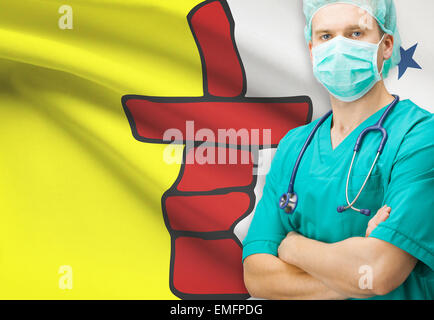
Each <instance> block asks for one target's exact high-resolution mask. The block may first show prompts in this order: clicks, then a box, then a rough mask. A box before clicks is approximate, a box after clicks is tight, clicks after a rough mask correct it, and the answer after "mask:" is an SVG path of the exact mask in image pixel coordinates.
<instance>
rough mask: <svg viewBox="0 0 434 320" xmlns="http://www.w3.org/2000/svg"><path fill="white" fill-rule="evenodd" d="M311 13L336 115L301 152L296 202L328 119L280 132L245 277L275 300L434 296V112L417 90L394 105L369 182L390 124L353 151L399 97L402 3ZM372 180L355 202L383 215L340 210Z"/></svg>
mask: <svg viewBox="0 0 434 320" xmlns="http://www.w3.org/2000/svg"><path fill="white" fill-rule="evenodd" d="M304 12H305V15H306V20H307V26H306V39H307V41H308V44H309V50H310V53H311V59H312V63H313V71H314V74H315V76H316V78H317V79H318V81H319V82H321V83H322V84H323V85H324V87H325V88H326V89H327V90H328V91H329V93H330V102H331V108H332V111H333V114H332V115H330V116H328V117H327V119H326V120H325V121H324V122H323V123H322V124H321V125H320V127H319V129H318V131H317V133H316V134H315V135H314V137H313V140H312V142H311V143H310V145H309V146H308V148H307V149H306V153H305V155H304V156H303V158H302V160H301V163H300V167H299V170H298V173H297V176H296V179H295V185H294V189H295V191H296V192H297V195H298V202H297V206H296V209H294V211H293V212H290V213H286V212H285V211H284V210H282V209H280V208H279V196H280V195H281V194H282V193H283V192H286V190H288V181H289V179H290V176H291V173H292V168H293V167H294V165H295V162H296V158H297V156H298V153H299V150H300V149H301V148H302V146H303V145H304V143H305V141H306V139H307V137H308V135H309V134H310V133H311V132H312V130H313V128H314V126H315V125H316V124H317V123H318V120H316V121H314V122H312V123H311V124H308V125H306V126H303V127H299V128H296V129H294V130H291V131H289V132H288V134H287V135H286V136H285V137H284V138H283V139H282V140H281V142H280V143H279V146H278V149H277V152H276V155H275V157H274V159H273V162H272V165H271V169H270V172H269V173H268V175H267V178H266V184H265V187H264V191H263V196H262V198H261V200H260V201H259V203H258V205H257V208H256V211H255V215H254V217H253V220H252V223H251V225H250V229H249V232H248V234H247V236H246V238H245V239H244V241H243V264H244V281H245V285H246V287H247V289H248V290H249V292H250V294H251V295H252V296H254V297H259V298H268V299H348V298H362V299H363V298H373V299H379V298H380V299H433V298H434V215H433V214H432V210H433V208H434V201H433V197H432V194H433V191H434V169H433V167H434V142H433V139H432V137H433V136H434V119H433V116H432V114H431V113H429V112H428V111H426V110H424V109H422V108H420V107H418V106H416V105H415V104H414V103H412V102H411V101H410V100H405V101H400V102H399V103H398V104H396V105H395V106H394V107H393V109H391V111H390V113H389V115H388V116H387V118H385V121H384V122H383V126H384V128H385V130H386V131H387V133H388V140H387V142H386V145H385V148H384V150H383V152H382V153H381V155H379V157H378V159H377V161H376V162H374V163H375V166H374V167H373V170H372V172H371V175H370V177H369V179H368V180H367V182H366V184H364V180H365V177H366V176H367V174H368V172H370V169H371V164H372V163H373V160H374V158H375V155H376V152H377V149H378V145H379V143H380V140H381V135H380V134H379V133H378V131H377V132H376V133H369V134H368V135H366V136H365V139H364V141H363V143H362V146H361V151H360V152H359V153H358V154H357V157H356V158H355V159H354V158H353V148H354V145H355V143H356V140H357V138H358V136H359V135H360V133H361V132H362V131H363V130H364V129H366V128H367V127H369V126H372V125H374V124H375V123H377V122H378V121H379V120H380V119H381V116H382V115H383V114H384V113H385V110H386V108H387V107H388V106H389V105H391V104H392V102H393V101H394V97H393V96H392V95H391V94H390V93H389V92H388V91H387V89H386V87H385V85H384V82H383V78H384V77H386V76H387V74H388V72H389V70H390V69H391V68H393V67H394V66H396V65H397V63H399V58H400V57H399V47H400V39H399V34H398V30H397V26H396V12H395V7H394V3H393V1H392V0H378V1H369V0H347V1H333V0H329V1H325V0H304ZM352 160H353V161H354V164H353V161H352ZM352 164H353V165H352ZM350 167H351V169H352V171H351V178H350V179H349V180H348V183H347V185H346V181H347V174H348V171H349V169H350ZM362 185H364V189H363V190H362V192H361V193H360V197H359V198H357V201H356V202H355V204H353V205H354V206H357V207H359V208H369V209H370V210H371V211H372V212H377V213H376V215H375V216H374V217H373V218H372V217H368V216H366V215H363V214H360V212H357V211H356V210H352V209H351V208H347V209H346V210H337V208H342V205H343V204H344V203H345V201H348V202H351V201H352V199H354V198H355V197H356V195H357V193H358V191H359V190H360V187H361V186H362ZM346 193H348V196H347V195H346ZM348 197H351V199H349V200H348ZM348 202H347V203H348ZM342 211H343V212H342ZM365 213H366V212H365Z"/></svg>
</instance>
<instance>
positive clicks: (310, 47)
mask: <svg viewBox="0 0 434 320" xmlns="http://www.w3.org/2000/svg"><path fill="white" fill-rule="evenodd" d="M312 47H313V45H312V40H311V41H309V53H310V61H311V62H313V57H312Z"/></svg>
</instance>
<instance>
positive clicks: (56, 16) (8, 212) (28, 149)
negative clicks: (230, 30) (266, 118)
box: [0, 0, 203, 299]
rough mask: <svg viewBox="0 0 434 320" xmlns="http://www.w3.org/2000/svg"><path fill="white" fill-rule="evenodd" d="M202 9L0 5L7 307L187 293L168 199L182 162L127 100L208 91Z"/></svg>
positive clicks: (2, 280)
mask: <svg viewBox="0 0 434 320" xmlns="http://www.w3.org/2000/svg"><path fill="white" fill-rule="evenodd" d="M199 2H201V1H200V0H182V1H180V0H165V1H161V0H155V1H151V0H140V1H138V0H134V1H133V0H131V1H126V0H105V1H102V0H101V1H97V0H76V1H66V0H63V1H54V0H52V1H35V0H33V1H30V0H29V1H14V0H6V1H2V2H1V4H0V123H1V125H0V150H1V155H0V219H1V223H0V298H1V299H17V298H18V299H64V298H66V299H69V298H73V299H92V298H93V299H99V298H107V299H117V298H119V299H124V298H125V299H146V298H152V299H171V298H176V297H175V296H174V295H173V294H172V293H171V291H170V289H169V265H170V261H169V259H170V237H169V233H168V232H167V229H166V227H165V225H164V221H163V216H162V213H161V196H162V194H163V193H164V191H165V190H167V189H168V188H169V187H170V186H171V185H172V184H173V182H174V181H175V179H176V177H177V175H178V173H179V169H180V165H179V164H178V165H169V164H166V163H165V162H164V161H163V150H164V147H165V145H161V144H148V143H142V142H139V141H137V140H135V139H134V138H133V136H132V133H131V128H130V125H129V123H128V120H127V118H126V116H125V113H124V111H123V109H122V105H121V97H122V96H123V95H125V94H141V95H152V96H201V95H202V93H203V91H202V72H201V64H200V57H199V53H198V51H197V47H196V44H195V42H194V39H193V37H192V34H191V31H190V29H189V26H188V23H187V19H186V15H187V14H188V12H189V11H190V10H191V9H192V8H193V7H194V6H195V5H196V4H198V3H199ZM63 5H68V6H69V8H70V9H72V12H69V13H68V10H66V11H65V10H63V11H62V10H59V8H61V7H62V6H63ZM59 12H60V13H59ZM65 14H72V15H71V16H68V17H65V16H64V15H65ZM71 18H72V21H71V20H70V21H68V19H71ZM59 20H60V22H59ZM68 24H70V25H68ZM61 26H63V27H61ZM68 27H72V28H68ZM180 148H182V146H180Z"/></svg>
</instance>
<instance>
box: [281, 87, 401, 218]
mask: <svg viewBox="0 0 434 320" xmlns="http://www.w3.org/2000/svg"><path fill="white" fill-rule="evenodd" d="M393 96H394V98H395V99H394V100H393V102H392V103H391V104H390V105H389V106H388V107H387V109H386V111H384V113H383V115H382V116H381V118H380V120H378V122H377V123H376V124H374V125H373V126H370V127H367V128H366V129H364V130H363V131H362V132H361V133H360V135H359V137H358V138H357V141H356V145H355V146H354V153H353V158H352V160H351V165H350V170H349V171H348V175H347V183H346V186H345V196H346V201H347V205H345V206H339V207H337V211H338V212H344V211H345V210H347V209H349V208H351V209H353V210H354V211H357V212H360V213H361V214H363V215H365V216H370V215H371V210H369V209H357V208H355V207H354V204H355V203H356V201H357V199H359V197H360V194H361V193H362V191H363V189H364V188H365V185H366V182H367V181H368V179H369V177H370V176H371V173H372V170H373V169H374V166H375V164H376V163H377V160H378V157H379V156H380V154H381V153H382V152H383V149H384V146H385V144H386V141H387V137H388V136H387V132H386V129H384V127H383V122H384V120H385V119H386V117H387V116H388V115H389V113H390V111H391V110H392V108H393V107H394V106H396V105H397V103H398V102H399V96H397V95H393ZM331 114H332V111H329V112H328V113H327V114H326V115H324V116H323V117H322V118H321V119H320V120H319V121H318V123H317V124H316V125H315V127H314V128H313V130H312V132H311V133H310V134H309V136H308V138H307V140H306V142H305V143H304V145H303V148H302V149H301V151H300V154H299V155H298V158H297V161H296V162H295V165H294V168H293V170H292V175H291V180H290V181H289V187H288V192H287V193H284V194H283V195H282V196H281V197H280V202H279V207H280V209H283V210H284V211H285V212H286V213H293V212H294V210H295V208H297V204H298V195H297V193H296V192H295V191H294V181H295V176H296V175H297V171H298V167H299V165H300V162H301V159H302V158H303V155H304V152H305V151H306V149H307V147H308V146H309V144H310V143H311V142H312V139H313V137H314V135H315V133H316V132H317V131H318V128H319V127H320V126H321V125H322V124H323V123H324V121H325V120H326V119H327V118H328V117H329V116H330V115H331ZM371 131H380V132H381V134H382V136H383V138H382V139H381V142H380V146H379V147H378V151H377V156H376V157H375V160H374V162H373V163H372V166H371V169H370V170H369V173H368V175H367V176H366V179H365V181H364V182H363V184H362V187H361V188H360V190H359V192H358V193H357V195H356V197H355V198H354V200H353V201H351V203H350V201H349V199H348V183H349V181H350V175H351V171H352V169H353V164H354V159H355V157H356V154H357V152H359V150H360V147H361V145H362V142H363V139H364V138H365V136H366V134H367V133H368V132H371Z"/></svg>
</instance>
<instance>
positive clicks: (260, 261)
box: [244, 254, 347, 300]
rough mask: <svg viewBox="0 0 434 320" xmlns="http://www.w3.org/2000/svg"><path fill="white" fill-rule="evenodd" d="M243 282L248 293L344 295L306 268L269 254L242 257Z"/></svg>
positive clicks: (276, 297) (289, 296) (279, 297)
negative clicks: (313, 275) (316, 277)
mask: <svg viewBox="0 0 434 320" xmlns="http://www.w3.org/2000/svg"><path fill="white" fill-rule="evenodd" d="M244 283H245V285H246V288H247V290H248V291H249V293H250V295H252V296H253V297H256V298H264V299H273V300H283V299H288V300H289V299H291V300H332V299H333V300H337V299H346V298H347V297H346V296H344V295H342V294H339V293H337V292H336V291H334V290H332V289H330V288H328V287H326V286H325V285H324V284H323V283H322V282H321V281H319V280H317V279H315V278H314V277H312V276H311V275H310V274H308V273H306V272H305V271H303V270H301V269H299V268H297V267H295V266H293V265H289V264H287V263H285V262H283V261H282V260H281V259H279V258H278V257H275V256H273V255H271V254H253V255H251V256H249V257H247V258H246V259H245V260H244Z"/></svg>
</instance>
